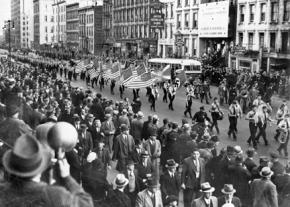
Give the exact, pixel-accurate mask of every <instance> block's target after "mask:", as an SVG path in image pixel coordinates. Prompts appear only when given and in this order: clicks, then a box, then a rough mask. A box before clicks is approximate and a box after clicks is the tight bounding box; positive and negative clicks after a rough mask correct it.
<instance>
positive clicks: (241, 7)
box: [240, 5, 245, 23]
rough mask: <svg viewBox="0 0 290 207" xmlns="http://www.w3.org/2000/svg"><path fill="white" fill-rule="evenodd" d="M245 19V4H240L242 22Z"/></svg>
mask: <svg viewBox="0 0 290 207" xmlns="http://www.w3.org/2000/svg"><path fill="white" fill-rule="evenodd" d="M244 21H245V5H240V23H243V22H244Z"/></svg>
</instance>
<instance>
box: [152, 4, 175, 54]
mask: <svg viewBox="0 0 290 207" xmlns="http://www.w3.org/2000/svg"><path fill="white" fill-rule="evenodd" d="M162 3H163V4H164V5H163V13H164V28H163V30H161V32H160V35H159V39H158V52H157V54H158V56H159V57H163V58H165V57H174V54H175V51H176V46H175V34H176V20H175V18H176V1H175V0H163V1H162Z"/></svg>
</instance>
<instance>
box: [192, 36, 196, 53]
mask: <svg viewBox="0 0 290 207" xmlns="http://www.w3.org/2000/svg"><path fill="white" fill-rule="evenodd" d="M192 55H193V56H195V55H196V39H192Z"/></svg>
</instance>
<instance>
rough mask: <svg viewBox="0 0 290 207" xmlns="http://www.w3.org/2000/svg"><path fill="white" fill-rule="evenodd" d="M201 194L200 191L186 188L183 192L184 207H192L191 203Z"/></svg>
mask: <svg viewBox="0 0 290 207" xmlns="http://www.w3.org/2000/svg"><path fill="white" fill-rule="evenodd" d="M198 196H199V193H198V191H196V190H194V189H190V188H186V189H185V190H184V191H183V202H184V207H191V202H192V201H193V200H194V199H196V198H198Z"/></svg>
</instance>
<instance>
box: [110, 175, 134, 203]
mask: <svg viewBox="0 0 290 207" xmlns="http://www.w3.org/2000/svg"><path fill="white" fill-rule="evenodd" d="M128 183H129V180H128V179H127V178H126V177H125V175H124V174H117V176H116V178H115V180H114V184H115V186H116V189H115V190H113V191H112V190H110V191H109V192H108V196H107V199H106V203H107V204H108V206H116V207H117V206H118V207H131V200H130V198H129V197H128V196H127V195H126V193H125V192H124V190H125V188H126V186H127V185H128Z"/></svg>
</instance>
